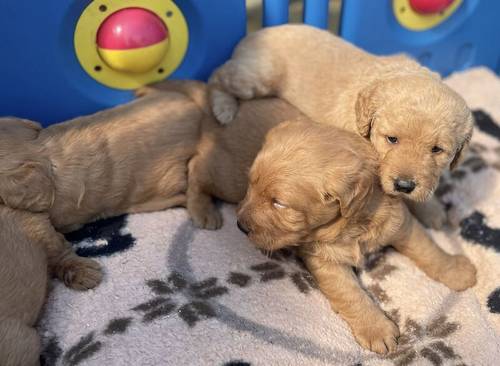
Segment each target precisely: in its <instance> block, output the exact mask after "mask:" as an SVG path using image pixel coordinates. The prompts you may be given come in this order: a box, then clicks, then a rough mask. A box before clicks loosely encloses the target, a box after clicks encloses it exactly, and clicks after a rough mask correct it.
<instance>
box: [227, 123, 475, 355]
mask: <svg viewBox="0 0 500 366" xmlns="http://www.w3.org/2000/svg"><path fill="white" fill-rule="evenodd" d="M379 164H380V163H379V161H378V159H377V156H376V154H375V153H374V151H373V146H372V145H371V144H370V143H369V142H367V141H366V140H364V139H362V138H361V137H359V136H357V135H355V134H353V133H351V132H347V131H345V130H340V129H337V128H333V127H331V126H327V125H324V124H323V125H322V124H317V123H313V122H311V121H309V122H307V123H304V122H297V121H295V122H289V123H283V124H280V125H279V126H277V127H275V128H274V129H272V130H271V131H270V132H269V133H268V134H267V137H266V141H265V143H264V145H263V147H262V149H261V151H260V152H259V153H258V155H257V157H256V158H255V161H254V163H253V165H252V168H251V170H250V175H249V187H248V191H247V193H246V196H245V199H244V200H243V201H242V202H241V203H240V206H239V209H238V212H237V216H238V226H239V227H240V229H241V230H242V231H243V232H244V233H245V234H247V235H248V237H249V239H250V240H251V241H252V242H253V243H255V245H256V246H257V247H259V248H262V249H264V250H267V251H273V250H277V249H280V248H283V247H286V246H295V247H297V249H298V252H299V254H300V256H301V257H302V258H303V260H304V262H305V264H306V266H307V267H308V269H309V270H310V271H311V273H312V275H313V276H314V278H315V279H316V281H317V283H318V285H319V288H320V289H321V291H322V292H323V293H324V294H325V296H326V297H327V298H328V300H329V302H330V304H331V306H332V308H333V310H334V311H336V312H337V313H338V314H339V315H340V316H341V317H342V318H343V319H344V320H345V321H346V322H347V323H348V324H349V326H350V328H351V330H352V333H353V335H354V337H355V338H356V340H357V341H358V342H359V344H360V345H361V346H363V347H364V348H367V349H369V350H372V351H374V352H377V353H386V352H390V351H393V350H394V349H395V348H396V344H397V337H398V336H399V330H398V327H397V326H396V324H394V322H393V321H392V320H390V319H389V318H388V317H387V316H386V315H385V314H384V313H383V311H382V310H381V309H380V308H379V307H378V306H377V305H376V304H375V303H374V302H373V300H372V299H371V298H370V296H369V295H368V294H367V293H366V292H365V291H364V290H363V289H362V288H361V287H360V284H359V282H358V279H357V278H356V276H355V274H354V272H353V269H352V267H360V266H362V265H363V259H364V257H365V254H367V253H370V252H372V251H375V250H378V249H380V248H381V247H383V246H386V245H392V246H393V247H394V248H395V249H396V250H397V251H399V252H400V253H402V254H403V255H406V256H407V257H409V258H410V259H412V260H413V262H414V263H415V264H416V265H417V266H418V267H419V268H420V269H421V270H422V271H423V272H425V273H426V274H427V275H428V276H429V277H430V278H432V279H434V280H436V281H438V282H441V283H443V284H444V285H446V286H447V287H449V288H450V289H453V290H456V291H462V290H465V289H467V288H469V287H471V286H473V285H474V284H475V282H476V270H475V268H474V266H473V265H472V264H471V262H470V261H469V260H468V259H467V258H466V257H464V256H462V255H450V254H448V253H446V252H444V251H443V250H442V249H440V247H439V246H438V245H436V243H434V242H433V240H432V239H431V238H430V237H429V235H427V233H426V232H425V230H424V229H423V227H422V226H421V225H420V224H419V222H418V221H417V220H415V219H414V217H413V216H412V215H411V214H410V212H409V211H408V209H407V208H406V205H405V204H404V203H403V201H402V198H401V197H400V196H394V195H388V194H387V193H385V192H384V191H383V189H382V187H381V185H380V180H379V177H378V171H379Z"/></svg>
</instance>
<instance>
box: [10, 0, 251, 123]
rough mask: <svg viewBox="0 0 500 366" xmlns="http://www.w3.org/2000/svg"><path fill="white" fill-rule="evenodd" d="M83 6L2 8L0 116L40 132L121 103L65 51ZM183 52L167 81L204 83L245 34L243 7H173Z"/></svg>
mask: <svg viewBox="0 0 500 366" xmlns="http://www.w3.org/2000/svg"><path fill="white" fill-rule="evenodd" d="M89 3H90V1H88V0H85V1H83V0H77V1H74V0H71V1H60V0H44V1H33V0H2V6H1V11H0V34H1V35H2V40H1V41H0V45H1V48H0V50H1V55H0V56H1V58H0V68H1V70H2V72H1V74H2V87H1V89H0V115H2V116H5V115H14V116H19V117H24V118H29V119H33V120H36V121H39V122H42V123H43V124H44V125H47V124H50V123H54V122H59V121H63V120H66V119H69V118H72V117H75V116H79V115H83V114H89V113H94V112H96V111H98V110H101V109H104V108H109V107H112V106H115V105H117V104H120V103H124V102H127V101H129V100H130V99H131V98H132V93H131V92H128V91H121V90H116V89H111V88H108V87H106V86H104V85H102V84H100V83H98V82H97V81H95V80H94V79H92V78H91V77H90V76H88V75H87V74H86V73H85V71H84V70H83V69H82V68H81V67H80V64H79V62H78V60H77V58H76V55H75V52H74V47H73V35H74V29H75V26H76V23H77V21H78V18H79V16H80V14H81V13H82V11H83V10H84V9H85V7H86V6H87V5H88V4H89ZM176 5H177V6H178V7H179V8H180V9H181V11H182V12H183V14H184V17H185V18H186V20H187V22H188V27H189V38H190V42H189V46H188V50H187V53H186V56H185V58H184V61H183V62H182V64H181V65H180V66H179V68H178V69H177V70H176V71H175V73H174V74H173V75H171V78H194V79H201V80H205V79H206V78H207V77H208V76H209V75H210V73H211V72H212V70H213V69H214V68H215V67H217V66H218V65H220V64H221V63H223V62H224V61H225V60H226V59H228V58H229V57H230V55H231V52H232V50H233V48H234V46H235V45H236V44H237V42H238V41H239V40H240V39H241V38H242V37H243V36H244V35H245V32H246V10H245V1H244V0H217V1H213V0H180V1H176Z"/></svg>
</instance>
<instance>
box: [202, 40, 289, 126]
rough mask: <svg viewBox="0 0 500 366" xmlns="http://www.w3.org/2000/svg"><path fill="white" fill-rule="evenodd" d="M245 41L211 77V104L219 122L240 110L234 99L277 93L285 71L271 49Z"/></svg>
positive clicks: (227, 121) (246, 98) (229, 120)
mask: <svg viewBox="0 0 500 366" xmlns="http://www.w3.org/2000/svg"><path fill="white" fill-rule="evenodd" d="M247 43H252V42H251V41H250V42H248V41H243V42H242V43H241V45H239V46H238V50H237V52H235V54H234V56H233V58H232V59H231V60H229V61H227V62H226V63H225V64H224V65H222V66H221V67H219V68H218V69H217V70H216V71H215V72H214V73H213V74H212V76H211V77H210V80H209V84H210V86H211V91H210V97H209V99H210V104H211V106H212V110H213V112H214V115H215V117H216V118H217V120H219V122H221V123H223V124H226V123H229V122H231V121H232V120H233V119H234V117H235V116H236V113H237V111H238V102H237V101H236V99H235V98H239V99H243V100H248V99H253V98H258V97H267V96H271V95H275V94H276V92H277V90H276V88H275V86H276V84H277V82H276V80H279V79H280V77H281V73H282V70H280V68H279V67H278V66H277V65H278V64H279V63H278V61H277V60H275V59H274V58H273V54H272V52H269V51H268V50H267V49H266V50H259V49H258V48H255V47H251V45H249V44H247Z"/></svg>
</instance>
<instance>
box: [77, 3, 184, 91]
mask: <svg viewBox="0 0 500 366" xmlns="http://www.w3.org/2000/svg"><path fill="white" fill-rule="evenodd" d="M124 8H143V9H146V10H149V11H151V12H153V13H154V14H156V15H157V16H158V17H159V18H160V19H161V20H162V21H163V22H164V23H165V25H166V26H167V28H168V50H167V52H166V54H165V56H164V58H163V60H162V61H161V62H160V63H159V64H158V65H157V67H155V68H154V69H152V70H149V71H147V72H143V73H137V72H123V71H119V70H114V69H112V68H111V67H109V66H108V65H107V64H106V62H105V61H104V60H103V59H102V58H101V56H100V55H99V52H98V47H97V43H96V38H97V31H98V30H99V27H100V25H101V23H102V22H103V21H104V20H105V19H106V18H107V17H108V16H109V15H111V14H113V13H114V12H116V11H118V10H121V9H124ZM188 42H189V31H188V26H187V23H186V19H185V18H184V16H183V14H182V12H181V10H180V9H179V8H178V7H177V6H176V5H175V4H174V3H173V1H171V0H101V1H92V2H91V3H90V4H89V5H88V6H87V7H86V8H85V10H84V11H83V13H82V15H81V16H80V19H79V20H78V23H77V25H76V29H75V36H74V45H75V52H76V56H77V58H78V61H79V62H80V64H81V66H82V67H83V69H84V70H85V71H86V72H87V73H88V74H89V75H90V76H91V77H92V78H94V79H95V80H97V81H99V82H100V83H102V84H104V85H106V86H109V87H111V88H115V89H124V90H128V89H136V88H139V87H141V86H143V85H146V84H149V83H152V82H155V81H160V80H163V79H164V78H166V77H167V76H168V75H170V74H171V73H172V72H174V71H175V69H176V68H177V67H178V66H179V65H180V63H181V62H182V60H183V59H184V56H185V54H186V50H187V47H188ZM132 52H133V50H132Z"/></svg>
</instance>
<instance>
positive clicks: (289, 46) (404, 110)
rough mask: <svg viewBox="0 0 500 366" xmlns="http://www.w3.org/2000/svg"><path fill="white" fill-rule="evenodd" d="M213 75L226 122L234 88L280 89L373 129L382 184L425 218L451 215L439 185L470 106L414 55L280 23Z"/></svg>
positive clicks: (338, 120) (323, 118) (463, 142)
mask: <svg viewBox="0 0 500 366" xmlns="http://www.w3.org/2000/svg"><path fill="white" fill-rule="evenodd" d="M210 83H211V85H212V86H213V87H214V90H213V93H212V98H211V103H212V105H213V110H214V113H215V115H216V117H217V118H218V119H219V120H220V121H221V122H223V123H228V122H229V121H231V120H232V119H233V118H234V116H235V113H236V111H237V109H238V104H237V101H236V99H235V97H238V98H240V99H251V98H256V97H265V96H272V95H275V96H279V97H281V98H283V99H285V100H286V101H288V102H290V103H291V104H292V105H294V106H295V107H297V108H299V109H300V110H301V111H302V112H304V113H305V114H306V115H307V116H308V117H310V118H311V119H312V120H314V121H316V122H321V123H327V124H330V125H333V126H336V127H340V128H343V129H347V130H349V131H353V132H356V133H358V134H360V135H361V136H363V137H366V138H367V139H370V140H371V142H372V144H373V145H374V146H375V150H376V152H377V153H378V156H379V157H380V161H381V164H380V177H381V182H382V186H383V188H384V191H385V192H386V193H389V194H392V195H395V196H402V197H404V198H405V199H408V200H409V201H410V209H412V211H413V212H414V213H415V214H416V215H417V216H418V218H419V219H420V220H421V221H422V222H423V223H425V224H426V225H428V226H432V227H435V228H439V227H441V226H442V225H443V224H444V222H445V221H446V214H445V211H444V208H443V207H442V206H441V205H440V204H439V202H438V201H437V200H436V199H435V198H433V192H434V190H435V189H436V186H437V184H438V181H439V177H440V175H441V173H442V172H443V170H444V169H445V168H447V167H450V166H451V167H453V166H455V165H456V164H457V162H458V161H459V159H460V157H461V156H462V155H463V151H464V149H465V148H466V146H467V145H468V143H469V140H470V138H471V134H472V125H473V122H472V116H471V112H470V110H469V109H468V107H467V105H466V104H465V102H464V100H463V99H462V98H461V97H460V96H459V95H458V94H457V93H455V92H454V91H453V90H451V89H450V88H449V87H448V86H446V85H445V84H444V83H442V82H441V81H440V79H439V76H438V75H437V74H435V73H431V72H430V71H429V70H428V69H426V68H424V67H422V66H420V65H419V64H418V63H417V62H415V61H413V60H411V59H409V58H407V57H405V56H402V55H397V56H391V57H378V56H374V55H371V54H368V53H366V52H364V51H362V50H360V49H358V48H356V47H355V46H353V45H351V44H349V43H347V42H345V41H343V40H342V39H340V38H338V37H336V36H334V35H333V34H331V33H329V32H327V31H323V30H319V29H317V28H313V27H310V26H306V25H283V26H278V27H270V28H265V29H263V30H261V31H258V32H255V33H253V34H250V35H249V36H247V37H246V38H245V39H244V40H243V41H241V43H240V44H239V45H238V47H237V48H236V50H235V51H234V54H233V56H232V59H231V60H229V61H228V62H226V64H224V65H223V66H221V67H220V68H219V69H218V70H217V71H215V73H214V74H213V75H212V77H211V81H210ZM426 200H427V203H426V204H418V203H417V202H423V201H426Z"/></svg>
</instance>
